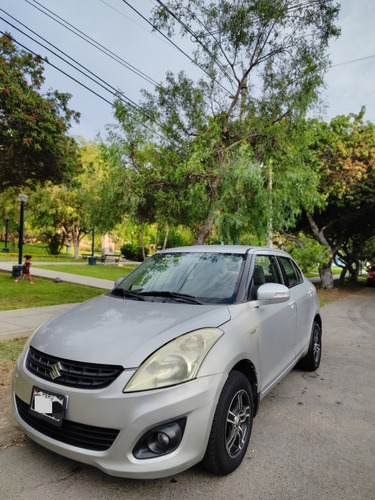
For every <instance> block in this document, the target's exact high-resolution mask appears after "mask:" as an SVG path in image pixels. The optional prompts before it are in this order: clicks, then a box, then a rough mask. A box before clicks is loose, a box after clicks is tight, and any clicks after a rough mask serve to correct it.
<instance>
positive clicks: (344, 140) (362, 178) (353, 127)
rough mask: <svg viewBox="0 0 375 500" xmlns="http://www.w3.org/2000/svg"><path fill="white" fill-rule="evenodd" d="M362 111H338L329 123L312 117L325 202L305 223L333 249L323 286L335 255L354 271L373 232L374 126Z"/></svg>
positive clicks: (322, 271) (328, 284) (316, 162)
mask: <svg viewBox="0 0 375 500" xmlns="http://www.w3.org/2000/svg"><path fill="white" fill-rule="evenodd" d="M364 111H365V110H364V109H362V110H361V112H360V113H359V114H357V115H356V114H352V113H351V114H349V115H348V116H337V117H336V118H334V119H333V120H331V122H330V123H329V124H327V123H324V122H322V123H320V122H318V121H313V122H312V126H313V128H314V129H315V134H316V136H315V137H316V138H315V141H314V143H313V145H312V151H313V154H314V169H315V170H316V172H317V173H318V175H319V177H320V183H319V192H320V194H321V196H322V197H323V198H324V200H325V206H324V208H322V209H321V210H315V211H314V212H307V214H306V220H305V226H304V227H305V228H306V229H309V230H310V232H312V234H313V235H314V237H315V238H316V239H317V241H319V243H321V244H322V245H323V246H324V247H325V248H326V249H327V250H328V252H329V258H328V260H327V261H326V262H325V263H324V265H323V266H322V267H321V269H320V274H321V278H322V286H323V287H324V288H332V287H333V279H332V273H331V265H332V263H333V262H334V261H335V259H336V257H337V256H340V257H341V258H342V259H343V260H344V261H345V262H346V268H347V269H348V270H349V271H351V274H352V276H356V274H357V271H356V270H354V269H352V264H355V263H356V261H358V260H359V258H360V255H361V254H362V252H360V250H361V248H363V246H364V245H365V243H366V241H367V240H370V239H371V238H372V237H373V236H374V234H375V226H374V223H373V221H374V218H375V125H374V124H372V123H369V122H367V123H365V122H364ZM341 249H344V252H341V253H340V250H341ZM355 267H356V268H358V265H357V264H356V265H355Z"/></svg>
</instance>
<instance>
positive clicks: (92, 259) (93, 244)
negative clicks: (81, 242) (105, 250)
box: [89, 224, 96, 266]
mask: <svg viewBox="0 0 375 500" xmlns="http://www.w3.org/2000/svg"><path fill="white" fill-rule="evenodd" d="M94 252H95V224H93V225H92V238H91V257H89V266H95V265H96V257H95V255H94Z"/></svg>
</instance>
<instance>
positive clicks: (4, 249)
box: [2, 217, 9, 253]
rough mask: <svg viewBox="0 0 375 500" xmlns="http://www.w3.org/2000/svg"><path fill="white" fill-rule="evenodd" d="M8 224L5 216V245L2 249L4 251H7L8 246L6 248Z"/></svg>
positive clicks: (7, 218)
mask: <svg viewBox="0 0 375 500" xmlns="http://www.w3.org/2000/svg"><path fill="white" fill-rule="evenodd" d="M8 224H9V217H5V247H4V248H3V250H2V251H3V252H4V253H9V248H8Z"/></svg>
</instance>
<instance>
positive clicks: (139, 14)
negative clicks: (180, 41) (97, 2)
mask: <svg viewBox="0 0 375 500" xmlns="http://www.w3.org/2000/svg"><path fill="white" fill-rule="evenodd" d="M122 1H123V2H124V3H125V4H126V5H127V6H128V7H129V8H130V9H132V10H133V11H134V12H135V13H136V14H138V16H140V17H141V18H142V19H143V20H144V21H146V23H148V24H149V25H150V26H152V28H153V29H154V30H156V31H157V32H158V33H160V34H161V35H162V36H163V37H164V38H165V39H166V40H168V42H169V43H170V44H171V45H173V47H175V48H176V49H177V50H178V51H179V52H181V53H182V54H183V55H184V56H185V57H187V58H188V59H189V61H191V62H192V63H193V64H194V65H195V66H197V67H198V68H199V69H200V70H202V71H203V72H204V73H206V75H207V76H208V77H209V78H212V75H211V74H210V73H209V72H208V71H207V70H206V69H204V68H202V66H199V64H198V63H197V62H196V61H194V59H193V58H192V57H190V56H189V54H187V53H186V52H185V51H183V50H182V49H181V47H179V46H178V45H177V44H176V43H174V42H173V41H172V40H171V39H170V38H169V37H168V36H167V35H165V34H164V33H163V32H162V31H160V30H159V29H158V28H157V27H156V26H155V25H154V24H152V22H151V21H149V20H148V19H147V18H146V17H145V16H144V15H143V14H141V13H140V12H139V11H138V10H137V9H136V8H135V7H133V6H132V5H131V4H130V3H129V2H127V1H126V0H122ZM217 83H218V85H219V86H220V87H221V88H222V89H223V90H225V91H226V92H227V93H228V94H231V92H230V91H229V90H228V89H226V88H225V87H224V86H223V85H222V84H221V83H220V82H217Z"/></svg>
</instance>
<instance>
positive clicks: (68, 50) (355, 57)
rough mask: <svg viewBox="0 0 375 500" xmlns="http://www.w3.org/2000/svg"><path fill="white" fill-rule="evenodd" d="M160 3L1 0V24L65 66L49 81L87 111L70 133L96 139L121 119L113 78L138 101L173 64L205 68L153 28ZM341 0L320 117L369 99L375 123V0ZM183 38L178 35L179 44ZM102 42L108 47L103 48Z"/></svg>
mask: <svg viewBox="0 0 375 500" xmlns="http://www.w3.org/2000/svg"><path fill="white" fill-rule="evenodd" d="M155 3H156V2H155V0H127V1H125V0H63V1H61V0H60V1H58V0H0V31H2V32H4V31H8V32H10V33H11V34H12V35H13V37H14V38H16V40H17V41H18V42H20V43H22V44H23V45H24V48H25V49H26V50H31V51H34V52H36V53H38V54H40V55H42V56H43V57H44V56H47V57H48V60H49V62H50V63H51V64H53V65H54V66H57V67H58V68H60V70H62V71H63V72H65V73H66V74H63V73H62V72H61V71H59V70H57V69H56V68H55V67H53V66H51V65H49V64H46V65H45V68H46V69H45V73H44V74H45V77H46V84H45V88H52V89H55V90H59V91H60V92H68V93H70V94H71V95H72V98H71V100H70V102H69V107H70V108H71V109H74V110H76V111H79V112H80V113H81V120H80V123H79V125H74V126H73V127H72V129H71V133H72V134H73V135H77V136H83V137H84V138H85V139H86V140H89V141H90V140H95V137H96V135H97V134H98V133H99V132H100V133H101V134H102V135H103V136H105V125H106V124H109V123H114V121H115V120H114V118H113V116H112V109H111V105H110V102H112V96H111V94H110V93H109V92H107V90H105V88H103V86H104V87H106V86H107V85H108V84H109V85H110V86H111V87H112V88H113V89H114V90H120V91H121V92H123V95H124V96H126V97H125V98H128V99H130V101H131V102H133V103H137V102H139V99H140V97H141V93H140V91H141V89H146V90H149V91H151V92H152V91H153V89H154V85H155V83H160V82H163V81H164V80H165V75H166V73H167V71H172V72H174V73H177V72H179V71H181V70H184V71H185V72H186V73H187V74H188V75H189V76H190V75H194V77H200V76H203V75H202V74H200V71H199V70H198V69H197V68H196V67H194V65H193V64H192V63H191V61H190V60H189V59H188V58H187V57H186V56H185V55H184V54H182V53H181V52H180V51H178V49H177V48H175V47H173V46H172V45H171V44H169V43H168V42H167V40H165V38H163V37H162V36H161V35H160V34H157V33H152V29H151V26H150V25H149V24H148V23H147V22H146V20H145V18H146V19H148V16H149V13H150V11H151V9H152V7H153V6H154V4H155ZM339 3H341V12H340V16H339V19H338V23H337V24H338V25H339V26H340V27H341V36H340V37H339V38H338V39H336V40H334V41H332V42H331V44H330V47H329V54H330V57H331V61H332V67H331V68H330V69H329V71H328V73H327V75H326V89H325V90H324V92H323V97H324V100H325V101H326V109H325V111H324V113H323V114H321V115H320V116H319V118H321V119H324V120H327V121H329V120H330V119H331V118H333V117H335V116H337V115H339V114H345V115H346V114H348V113H358V112H359V111H360V109H361V107H362V106H365V107H366V114H365V119H366V120H369V121H371V122H373V123H375V92H374V82H375V2H374V0H341V2H339ZM131 7H133V8H134V9H136V10H137V11H138V12H139V13H137V12H135V10H134V9H132V8H131ZM47 9H48V10H47ZM142 16H143V17H142ZM56 19H58V21H59V22H56ZM66 23H68V28H69V29H67V28H66V26H67V24H66ZM12 25H13V26H12ZM64 25H65V26H64ZM16 28H17V29H16ZM20 30H21V31H20ZM30 30H32V31H33V32H34V33H35V34H33V33H32V31H30ZM22 32H23V33H22ZM77 32H78V34H79V36H77V34H76V33H77ZM25 34H27V35H29V36H25ZM37 35H39V37H38V36H37ZM30 37H31V38H33V39H34V40H35V41H34V40H32V39H31V38H30ZM40 37H42V38H44V39H45V41H43V40H42V39H41V38H40ZM38 42H39V43H38ZM47 42H50V44H53V45H54V46H55V47H56V48H58V49H60V50H62V51H63V52H64V53H65V54H66V55H64V58H65V59H67V58H68V57H70V58H71V59H69V60H70V62H71V63H72V64H74V65H75V66H76V67H77V68H78V69H81V71H85V72H86V73H87V70H88V71H89V72H91V73H89V74H90V76H91V78H93V79H95V80H96V83H94V82H93V81H92V80H91V79H90V78H88V77H87V76H84V75H83V74H82V73H80V72H79V71H78V70H75V69H73V68H72V67H71V66H69V65H68V64H66V63H65V62H64V61H62V60H61V59H59V58H58V57H57V56H56V55H55V54H53V53H51V52H50V51H49V50H47V49H46V48H45V47H49V48H50V49H51V50H53V51H54V52H55V53H58V51H57V50H56V49H54V48H52V47H51V45H50V44H48V43H47ZM181 43H182V42H181V41H178V44H179V46H182V45H180V44H181ZM41 44H43V45H45V47H43V46H41ZM98 44H100V48H101V49H102V50H104V51H105V52H106V53H103V52H102V51H100V50H98V48H97V47H98ZM95 45H96V46H95ZM182 47H183V50H184V51H185V52H186V53H188V54H192V50H193V49H194V44H193V42H191V41H190V40H186V41H184V42H183V46H182ZM67 75H70V76H71V77H73V78H74V79H75V80H76V81H74V80H73V79H72V78H69V76H67ZM78 82H81V84H83V85H84V86H85V87H88V88H90V89H91V90H92V91H93V92H95V93H93V92H90V91H89V90H88V89H87V88H85V87H83V86H82V85H80V84H79V83H78ZM98 82H99V83H98ZM99 96H101V97H99ZM103 98H104V100H103ZM106 101H109V102H106Z"/></svg>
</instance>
